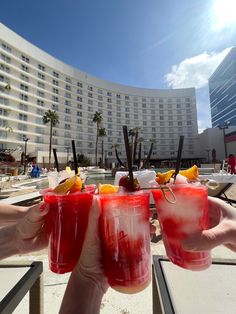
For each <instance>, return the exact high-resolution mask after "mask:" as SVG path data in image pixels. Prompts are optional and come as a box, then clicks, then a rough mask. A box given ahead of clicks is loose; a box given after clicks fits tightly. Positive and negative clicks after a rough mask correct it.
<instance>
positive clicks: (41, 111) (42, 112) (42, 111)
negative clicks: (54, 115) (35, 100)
mask: <svg viewBox="0 0 236 314" xmlns="http://www.w3.org/2000/svg"><path fill="white" fill-rule="evenodd" d="M37 114H39V115H40V116H43V114H44V110H43V109H39V108H38V109H37Z"/></svg>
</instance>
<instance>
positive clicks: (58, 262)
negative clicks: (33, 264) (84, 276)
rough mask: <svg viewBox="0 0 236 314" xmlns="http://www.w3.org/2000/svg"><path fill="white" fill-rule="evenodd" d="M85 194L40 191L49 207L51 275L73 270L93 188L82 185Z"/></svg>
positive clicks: (79, 250) (79, 251) (81, 241)
mask: <svg viewBox="0 0 236 314" xmlns="http://www.w3.org/2000/svg"><path fill="white" fill-rule="evenodd" d="M85 189H86V191H85V192H75V193H71V194H65V195H58V194H55V193H53V192H52V190H51V189H47V190H44V191H43V192H42V195H43V199H44V202H45V203H47V204H48V205H49V213H48V214H47V216H46V231H47V236H48V239H49V244H48V255H49V266H50V269H51V270H52V271H53V272H54V273H58V274H63V273H66V272H70V271H72V270H73V268H74V266H75V265H76V263H77V261H78V259H79V256H80V253H81V250H82V246H83V242H84V237H85V233H86V229H87V225H88V216H89V210H90V207H91V205H92V200H93V194H94V192H95V186H94V185H91V186H86V187H85Z"/></svg>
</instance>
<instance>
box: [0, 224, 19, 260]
mask: <svg viewBox="0 0 236 314" xmlns="http://www.w3.org/2000/svg"><path fill="white" fill-rule="evenodd" d="M15 230H16V226H15V225H11V226H7V227H4V228H1V229H0V259H3V258H7V257H10V256H12V255H15V254H17V253H19V251H18V249H17V243H16V236H15V235H16V233H15Z"/></svg>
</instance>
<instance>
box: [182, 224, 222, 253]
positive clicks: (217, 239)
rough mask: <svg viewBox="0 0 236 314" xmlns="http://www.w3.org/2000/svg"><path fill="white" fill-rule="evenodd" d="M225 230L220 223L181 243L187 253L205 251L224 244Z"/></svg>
mask: <svg viewBox="0 0 236 314" xmlns="http://www.w3.org/2000/svg"><path fill="white" fill-rule="evenodd" d="M227 233H228V232H227V228H226V226H225V225H224V223H220V224H219V225H217V226H215V227H214V228H212V229H209V230H204V231H202V233H200V234H195V235H192V236H190V237H188V238H187V239H185V240H184V241H183V243H182V244H183V248H184V249H185V250H187V251H207V250H211V249H213V248H214V247H216V246H218V245H220V244H224V243H225V242H226V241H227Z"/></svg>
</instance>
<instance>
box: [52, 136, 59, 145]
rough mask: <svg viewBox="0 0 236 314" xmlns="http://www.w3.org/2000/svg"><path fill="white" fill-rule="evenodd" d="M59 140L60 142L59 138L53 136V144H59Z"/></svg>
mask: <svg viewBox="0 0 236 314" xmlns="http://www.w3.org/2000/svg"><path fill="white" fill-rule="evenodd" d="M57 142H58V141H57V138H54V137H53V138H52V144H53V145H57Z"/></svg>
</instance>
